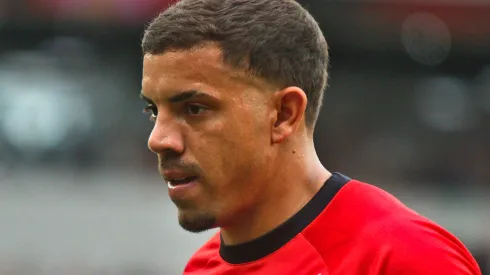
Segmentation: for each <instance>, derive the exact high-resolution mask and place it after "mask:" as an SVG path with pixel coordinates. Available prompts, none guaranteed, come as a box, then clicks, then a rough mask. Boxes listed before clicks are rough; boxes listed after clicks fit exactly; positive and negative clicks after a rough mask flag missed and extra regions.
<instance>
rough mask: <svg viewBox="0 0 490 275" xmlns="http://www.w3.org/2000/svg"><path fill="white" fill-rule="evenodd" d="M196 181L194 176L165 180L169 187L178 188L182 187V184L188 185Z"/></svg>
mask: <svg viewBox="0 0 490 275" xmlns="http://www.w3.org/2000/svg"><path fill="white" fill-rule="evenodd" d="M196 179H197V177H196V176H190V177H185V178H178V179H173V178H166V181H167V183H168V184H170V185H171V186H179V185H183V184H188V183H190V182H192V181H194V180H196Z"/></svg>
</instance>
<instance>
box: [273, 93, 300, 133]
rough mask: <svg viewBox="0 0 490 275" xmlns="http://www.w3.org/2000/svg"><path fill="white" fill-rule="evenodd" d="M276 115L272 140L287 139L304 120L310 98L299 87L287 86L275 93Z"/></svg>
mask: <svg viewBox="0 0 490 275" xmlns="http://www.w3.org/2000/svg"><path fill="white" fill-rule="evenodd" d="M274 103H275V117H274V119H273V125H272V142H273V143H280V142H283V141H284V140H285V139H287V138H288V137H289V136H290V135H291V134H292V133H293V132H294V131H296V129H298V127H299V126H300V125H301V123H304V122H303V120H304V119H303V118H304V114H305V110H306V105H307V103H308V99H307V98H306V94H305V92H304V91H303V90H302V89H300V88H298V87H287V88H285V89H283V90H280V91H278V92H276V93H275V94H274Z"/></svg>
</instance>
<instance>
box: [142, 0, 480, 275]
mask: <svg viewBox="0 0 490 275" xmlns="http://www.w3.org/2000/svg"><path fill="white" fill-rule="evenodd" d="M143 52H144V60H143V80H142V94H141V97H142V98H143V99H144V100H145V101H146V102H147V103H148V106H147V107H146V108H145V110H146V111H147V112H149V113H150V115H151V120H152V121H154V122H155V125H154V128H153V131H152V133H151V135H150V137H149V141H148V146H149V148H150V149H151V150H152V151H153V152H155V153H156V154H157V155H158V161H159V170H160V173H161V174H162V176H163V178H164V179H165V181H166V182H167V184H168V192H169V195H170V198H171V199H172V201H173V202H174V203H175V205H176V206H177V208H178V212H179V214H178V216H179V217H178V218H179V223H180V225H181V226H182V227H183V228H184V229H186V230H188V231H191V232H201V231H204V230H208V229H211V228H216V227H219V228H220V231H219V233H218V234H216V235H215V236H214V237H213V238H211V240H209V241H208V242H207V243H206V244H205V245H204V246H203V247H202V248H201V249H200V250H199V251H197V253H196V254H195V255H194V256H193V257H192V258H191V259H190V261H189V263H188V264H187V266H186V267H185V270H184V274H189V275H190V274H192V275H198V274H217V275H219V274H237V275H239V274H251V275H253V274H265V275H271V274H281V275H293V274H294V275H303V274H305V275H306V274H312V275H318V274H322V275H326V274H349V275H355V274H373V275H374V274H396V275H400V274H407V275H417V274H430V275H433V274H444V275H449V274H454V275H456V274H480V271H479V268H478V266H477V264H476V262H475V260H474V259H473V257H472V256H471V255H470V254H469V252H468V251H467V249H466V248H465V247H464V245H463V244H462V243H461V242H460V241H458V240H457V239H456V238H455V237H454V236H452V235H451V234H450V233H448V232H447V231H445V230H444V229H442V228H441V227H439V226H438V225H436V224H435V223H433V222H431V221H429V220H428V219H426V218H424V217H421V216H420V215H418V214H417V213H415V212H414V211H412V210H410V209H408V208H407V207H406V206H404V205H403V204H402V203H400V202H399V201H398V200H396V199H395V198H394V197H392V196H391V195H389V194H388V193H386V192H384V191H382V190H380V189H378V188H376V187H374V186H371V185H368V184H366V183H362V182H359V181H356V180H351V179H349V178H348V177H346V176H344V175H341V174H338V173H333V174H332V173H330V172H329V171H327V170H326V169H325V168H324V167H323V165H322V164H321V163H320V161H319V159H318V157H317V154H316V152H315V147H314V144H313V130H314V127H315V122H316V119H317V117H318V113H319V110H320V106H321V102H322V97H323V90H324V89H325V87H326V81H327V67H328V60H329V57H328V49H327V43H326V41H325V39H324V37H323V35H322V33H321V31H320V28H319V26H318V25H317V23H316V22H315V20H314V19H313V18H312V17H311V15H310V14H309V13H308V12H307V11H306V10H304V9H303V8H302V7H301V6H300V5H299V4H297V3H296V2H294V1H293V0H183V1H181V2H179V3H177V4H176V5H174V6H172V7H170V8H169V9H168V10H166V11H165V12H163V13H162V14H160V15H159V16H158V17H157V18H156V19H155V20H154V21H153V22H151V24H150V25H149V26H148V27H147V29H146V31H145V33H144V37H143Z"/></svg>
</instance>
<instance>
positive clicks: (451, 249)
mask: <svg viewBox="0 0 490 275" xmlns="http://www.w3.org/2000/svg"><path fill="white" fill-rule="evenodd" d="M204 274H205V275H241V274H248V275H255V274H262V275H275V274H280V275H361V274H362V275H382V274H384V275H405V274H406V275H422V274H424V275H435V274H441V275H463V274H465V275H470V274H471V275H481V271H480V269H479V267H478V264H477V263H476V261H475V259H474V258H473V257H472V256H471V254H470V253H469V252H468V250H467V249H466V248H465V246H464V245H463V244H462V243H461V242H460V241H459V240H458V239H457V238H456V237H455V236H453V235H452V234H451V233H449V232H448V231H446V230H445V229H443V228H442V227H440V226H439V225H437V224H436V223H434V222H432V221H430V220H429V219H427V218H425V217H423V216H421V215H419V214H418V213H416V212H415V211H413V210H411V209H409V208H408V207H407V206H405V205H404V204H402V203H401V202H400V201H399V200H397V199H396V198H395V197H393V196H392V195H390V194H389V193H387V192H385V191H383V190H381V189H379V188H377V187H375V186H373V185H369V184H367V183H363V182H360V181H356V180H351V179H350V178H348V177H346V176H344V175H342V174H339V173H334V174H333V175H332V177H331V178H330V179H329V180H328V181H327V182H326V183H325V184H324V186H323V187H322V188H321V189H320V191H319V192H318V193H317V194H316V195H315V196H314V197H313V198H312V200H311V201H310V202H309V203H308V204H307V205H306V206H305V207H304V208H303V209H301V210H300V211H299V212H298V213H297V214H295V215H294V216H293V217H292V218H290V219H289V220H288V221H286V222H285V223H284V224H282V225H280V226H279V227H277V228H276V229H274V230H272V231H271V232H269V233H267V234H266V235H264V236H262V237H259V238H258V239H256V240H253V241H251V242H248V243H244V244H240V245H235V246H226V245H225V244H224V243H222V241H221V238H220V234H219V233H217V234H216V235H215V236H214V237H212V238H211V239H210V240H209V241H208V242H207V243H206V244H204V246H202V247H201V248H200V249H199V250H198V251H197V252H196V253H195V255H194V256H193V257H192V258H191V259H190V261H189V262H188V264H187V266H186V267H185V270H184V275H204Z"/></svg>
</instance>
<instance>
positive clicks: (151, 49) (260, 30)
mask: <svg viewBox="0 0 490 275" xmlns="http://www.w3.org/2000/svg"><path fill="white" fill-rule="evenodd" d="M204 42H216V43H217V44H218V45H219V46H220V47H221V50H222V51H223V56H224V62H225V63H226V64H229V65H231V66H232V67H234V68H237V69H244V70H246V71H248V72H250V73H251V74H252V75H255V76H258V77H261V78H263V79H265V80H267V81H269V82H271V83H273V84H277V85H280V86H281V87H284V88H285V87H288V86H297V87H299V88H301V89H303V90H304V91H305V93H306V96H307V98H308V105H307V107H306V114H305V122H306V124H307V126H309V127H314V125H315V123H316V120H317V117H318V114H319V112H320V108H321V105H322V99H323V91H324V90H325V88H326V85H327V78H328V75H327V68H328V63H329V55H328V45H327V42H326V41H325V37H324V36H323V34H322V32H321V30H320V27H319V26H318V23H317V22H316V21H315V19H314V18H313V17H312V16H311V15H310V14H309V13H308V11H306V9H304V8H303V7H302V6H301V5H300V4H298V3H296V2H295V1H294V0H182V1H180V2H178V3H177V4H175V5H173V6H171V7H169V8H168V9H167V10H165V11H164V12H162V13H161V14H160V15H158V16H157V17H156V18H155V19H154V20H153V21H152V22H151V23H150V24H149V25H148V27H147V28H146V30H145V32H144V36H143V42H142V48H143V53H144V54H161V53H164V52H165V51H166V50H169V49H172V50H175V49H190V48H192V47H194V46H197V45H199V44H201V43H204Z"/></svg>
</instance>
